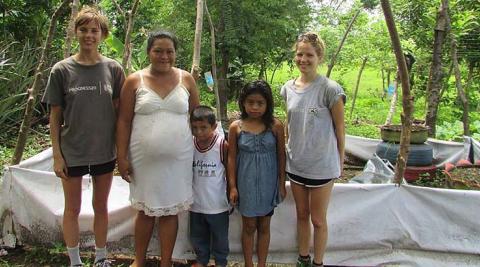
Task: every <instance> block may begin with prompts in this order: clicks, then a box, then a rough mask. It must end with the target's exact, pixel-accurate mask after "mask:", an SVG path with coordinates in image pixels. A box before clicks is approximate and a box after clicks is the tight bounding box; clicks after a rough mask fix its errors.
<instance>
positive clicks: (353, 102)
mask: <svg viewBox="0 0 480 267" xmlns="http://www.w3.org/2000/svg"><path fill="white" fill-rule="evenodd" d="M367 60H368V57H365V58H364V59H363V61H362V66H360V71H358V76H357V83H356V84H355V91H354V93H353V100H352V107H351V108H350V120H352V114H353V109H354V108H355V100H357V93H358V87H359V86H360V79H361V78H362V72H363V69H364V68H365V65H367Z"/></svg>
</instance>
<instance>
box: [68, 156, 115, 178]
mask: <svg viewBox="0 0 480 267" xmlns="http://www.w3.org/2000/svg"><path fill="white" fill-rule="evenodd" d="M116 161H117V160H115V159H114V160H112V161H110V162H107V163H102V164H97V165H86V166H74V167H67V171H68V176H69V177H77V176H84V175H85V174H90V175H91V176H96V175H102V174H105V173H109V172H112V171H113V169H115V162H116Z"/></svg>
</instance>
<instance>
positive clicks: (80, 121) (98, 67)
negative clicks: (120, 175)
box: [42, 57, 125, 167]
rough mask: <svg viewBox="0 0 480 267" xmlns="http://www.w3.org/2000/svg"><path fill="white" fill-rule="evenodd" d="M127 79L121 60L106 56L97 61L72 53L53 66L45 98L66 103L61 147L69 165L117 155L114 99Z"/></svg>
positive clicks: (57, 102) (78, 164)
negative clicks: (83, 62)
mask: <svg viewBox="0 0 480 267" xmlns="http://www.w3.org/2000/svg"><path fill="white" fill-rule="evenodd" d="M124 80H125V75H124V73H123V69H122V67H121V66H120V64H118V62H116V61H114V60H112V59H109V58H106V57H102V59H101V60H100V62H99V63H97V64H95V65H81V64H79V63H77V62H76V61H75V60H74V59H73V58H72V57H69V58H67V59H64V60H62V61H60V62H58V63H56V64H55V65H54V66H53V68H52V70H51V72H50V76H49V78H48V83H47V87H46V90H45V94H44V95H43V98H42V102H44V103H47V104H49V105H58V106H61V107H62V113H63V120H64V123H63V125H62V126H61V132H60V148H61V151H62V154H63V157H64V158H65V161H66V163H67V166H68V167H74V166H85V165H96V164H102V163H106V162H109V161H112V160H114V159H115V157H116V151H115V121H116V113H115V107H114V104H113V100H114V99H117V98H118V97H119V95H120V90H121V87H122V85H123V82H124Z"/></svg>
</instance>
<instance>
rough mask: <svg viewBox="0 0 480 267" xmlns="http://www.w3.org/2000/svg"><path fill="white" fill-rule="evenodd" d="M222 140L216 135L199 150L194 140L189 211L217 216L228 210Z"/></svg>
mask: <svg viewBox="0 0 480 267" xmlns="http://www.w3.org/2000/svg"><path fill="white" fill-rule="evenodd" d="M223 143H224V139H223V137H221V136H220V135H219V134H218V133H216V134H215V137H214V138H213V140H212V142H211V143H210V145H209V146H208V147H207V148H206V149H203V150H202V149H200V148H199V146H198V144H197V140H196V139H195V138H194V144H195V154H194V157H193V205H192V207H191V209H190V210H191V211H193V212H198V213H204V214H217V213H222V212H225V211H227V210H229V208H230V206H229V204H228V199H227V180H226V178H225V166H224V165H223V163H222V159H223Z"/></svg>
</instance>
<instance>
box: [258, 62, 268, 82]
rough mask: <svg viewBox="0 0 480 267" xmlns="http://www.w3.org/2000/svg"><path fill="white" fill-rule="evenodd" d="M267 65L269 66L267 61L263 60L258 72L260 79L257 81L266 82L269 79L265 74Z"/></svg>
mask: <svg viewBox="0 0 480 267" xmlns="http://www.w3.org/2000/svg"><path fill="white" fill-rule="evenodd" d="M266 64H267V63H266V59H265V58H263V59H262V62H261V63H260V71H259V72H258V77H257V79H259V80H262V79H264V80H266V79H267V75H266V73H265V70H266Z"/></svg>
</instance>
